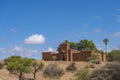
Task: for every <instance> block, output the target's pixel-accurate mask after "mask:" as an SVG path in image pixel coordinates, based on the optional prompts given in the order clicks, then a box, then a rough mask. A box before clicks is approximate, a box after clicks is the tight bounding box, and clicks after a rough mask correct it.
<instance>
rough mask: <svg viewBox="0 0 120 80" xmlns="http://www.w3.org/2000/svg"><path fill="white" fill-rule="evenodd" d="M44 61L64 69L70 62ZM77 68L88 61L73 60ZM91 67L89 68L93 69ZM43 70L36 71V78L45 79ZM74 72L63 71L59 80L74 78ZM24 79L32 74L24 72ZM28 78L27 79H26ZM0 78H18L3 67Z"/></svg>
mask: <svg viewBox="0 0 120 80" xmlns="http://www.w3.org/2000/svg"><path fill="white" fill-rule="evenodd" d="M43 62H44V63H45V66H47V65H48V64H50V63H56V64H58V66H59V67H61V68H63V69H64V70H65V69H66V67H67V66H68V65H70V63H71V62H64V61H43ZM75 64H76V67H77V70H81V69H82V68H84V67H85V66H86V65H88V64H89V63H88V62H82V61H80V62H75ZM104 65H105V63H104V62H102V63H101V64H98V65H95V68H94V69H96V68H100V67H102V66H104ZM94 69H91V70H94ZM42 73H43V71H39V72H38V73H37V80H45V78H44V77H43V74H42ZM74 75H75V72H67V71H65V74H64V75H63V76H62V77H61V80H70V79H71V78H74ZM24 76H25V78H26V80H29V79H30V78H33V75H32V74H25V75H24ZM28 78H29V79H28ZM0 80H18V77H17V76H15V75H13V74H10V73H9V72H8V71H7V70H6V69H5V68H4V69H1V70H0Z"/></svg>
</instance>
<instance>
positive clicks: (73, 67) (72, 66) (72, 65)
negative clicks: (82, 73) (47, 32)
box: [66, 63, 77, 71]
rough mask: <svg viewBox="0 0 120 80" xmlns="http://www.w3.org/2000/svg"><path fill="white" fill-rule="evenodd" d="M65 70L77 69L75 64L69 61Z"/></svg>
mask: <svg viewBox="0 0 120 80" xmlns="http://www.w3.org/2000/svg"><path fill="white" fill-rule="evenodd" d="M66 70H67V71H75V70H77V67H76V66H75V63H71V64H70V65H69V66H68V67H67V68H66Z"/></svg>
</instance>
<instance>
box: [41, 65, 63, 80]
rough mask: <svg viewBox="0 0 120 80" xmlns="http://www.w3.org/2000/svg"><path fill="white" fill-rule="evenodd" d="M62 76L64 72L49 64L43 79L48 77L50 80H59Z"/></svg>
mask: <svg viewBox="0 0 120 80" xmlns="http://www.w3.org/2000/svg"><path fill="white" fill-rule="evenodd" d="M63 74H64V70H63V69H62V68H60V67H58V66H57V64H49V65H48V66H47V67H46V68H45V70H44V72H43V75H44V77H45V78H46V77H48V78H50V79H56V80H57V79H59V78H60V77H61V76H62V75H63Z"/></svg>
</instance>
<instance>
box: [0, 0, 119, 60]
mask: <svg viewBox="0 0 120 80" xmlns="http://www.w3.org/2000/svg"><path fill="white" fill-rule="evenodd" d="M119 4H120V1H119V0H0V59H4V58H6V57H8V56H11V55H14V54H17V55H21V56H25V57H32V58H35V59H41V52H42V51H53V50H56V48H57V46H58V45H59V43H61V42H63V41H64V40H69V41H74V42H79V41H80V40H81V39H88V40H93V41H94V43H95V44H96V46H97V48H98V49H100V50H104V44H103V42H102V40H103V39H104V38H106V37H107V38H108V39H109V41H110V42H109V44H108V49H109V51H110V50H113V49H119V48H120V5H119Z"/></svg>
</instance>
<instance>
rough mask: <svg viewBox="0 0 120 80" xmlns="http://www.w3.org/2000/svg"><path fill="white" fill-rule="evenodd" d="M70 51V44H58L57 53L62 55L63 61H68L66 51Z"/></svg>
mask: <svg viewBox="0 0 120 80" xmlns="http://www.w3.org/2000/svg"><path fill="white" fill-rule="evenodd" d="M69 49H70V44H69V43H68V42H63V43H62V44H60V48H59V49H58V51H59V53H61V54H64V56H65V60H66V61H68V57H69V56H68V50H69Z"/></svg>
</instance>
